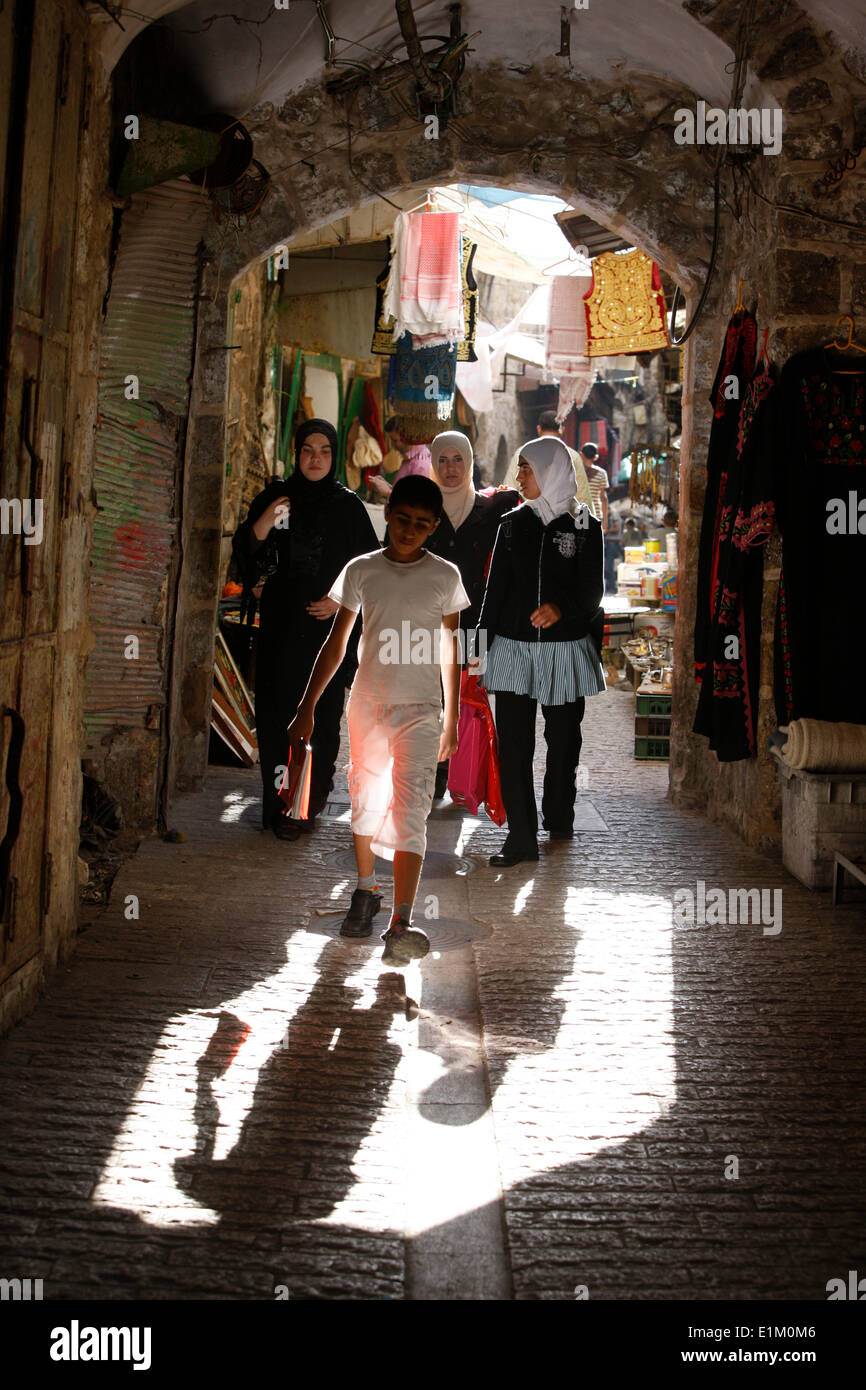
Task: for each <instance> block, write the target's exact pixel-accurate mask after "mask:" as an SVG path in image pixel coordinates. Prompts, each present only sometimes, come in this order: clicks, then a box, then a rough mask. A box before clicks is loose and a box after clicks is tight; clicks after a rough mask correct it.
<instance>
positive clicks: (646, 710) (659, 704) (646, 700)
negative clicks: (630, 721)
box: [635, 695, 672, 715]
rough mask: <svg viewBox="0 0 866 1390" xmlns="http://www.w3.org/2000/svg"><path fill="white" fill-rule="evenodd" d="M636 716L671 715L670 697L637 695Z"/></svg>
mask: <svg viewBox="0 0 866 1390" xmlns="http://www.w3.org/2000/svg"><path fill="white" fill-rule="evenodd" d="M635 699H636V700H637V704H636V705H635V714H668V715H669V714H670V712H671V699H672V697H671V696H670V695H636V696H635Z"/></svg>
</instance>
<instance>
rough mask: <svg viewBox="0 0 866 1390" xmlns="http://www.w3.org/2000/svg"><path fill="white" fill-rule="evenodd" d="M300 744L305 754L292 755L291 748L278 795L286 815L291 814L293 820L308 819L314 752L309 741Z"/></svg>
mask: <svg viewBox="0 0 866 1390" xmlns="http://www.w3.org/2000/svg"><path fill="white" fill-rule="evenodd" d="M299 746H300V747H301V748H302V749H303V755H302V756H300V757H297V758H293V757H292V749H291V748H290V749H289V763H288V766H287V768H286V770H285V772H284V773H283V780H282V782H281V783H280V790H279V792H278V793H277V795H278V796H279V798H280V800H281V801H282V803H283V805H284V806H285V808H286V809H285V810H284V811H283V815H284V816H290V817H291V818H292V820H308V819H309V816H310V782H311V780H312V776H313V754H312V751H311V749H310V745H309V744H308V743H305V744H301V745H299Z"/></svg>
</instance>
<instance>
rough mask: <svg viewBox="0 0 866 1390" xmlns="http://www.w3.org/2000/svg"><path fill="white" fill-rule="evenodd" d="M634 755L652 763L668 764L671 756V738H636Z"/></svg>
mask: <svg viewBox="0 0 866 1390" xmlns="http://www.w3.org/2000/svg"><path fill="white" fill-rule="evenodd" d="M634 755H635V757H636V758H643V759H645V760H647V761H652V762H667V760H668V759H669V758H670V755H671V741H670V739H669V738H636V739H635V741H634Z"/></svg>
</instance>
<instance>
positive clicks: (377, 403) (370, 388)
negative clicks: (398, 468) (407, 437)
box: [363, 377, 386, 454]
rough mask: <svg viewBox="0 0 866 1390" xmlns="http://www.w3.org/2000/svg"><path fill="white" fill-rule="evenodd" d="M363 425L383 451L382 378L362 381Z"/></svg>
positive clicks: (384, 446)
mask: <svg viewBox="0 0 866 1390" xmlns="http://www.w3.org/2000/svg"><path fill="white" fill-rule="evenodd" d="M363 417H364V426H365V428H366V429H367V430H368V432H369V433H370V434H371V435H372V436H373V438H374V439H375V440H376V443H377V444H378V445H379V448H380V449H381V450H382V453H383V454H384V453H385V449H386V445H385V431H384V430H383V428H382V378H381V377H377V378H376V380H375V381H365V383H364V411H363Z"/></svg>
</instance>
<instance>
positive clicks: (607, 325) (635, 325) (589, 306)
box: [584, 250, 670, 357]
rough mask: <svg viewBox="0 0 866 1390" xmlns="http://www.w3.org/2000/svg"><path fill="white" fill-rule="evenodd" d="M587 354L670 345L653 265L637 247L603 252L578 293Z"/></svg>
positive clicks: (649, 350)
mask: <svg viewBox="0 0 866 1390" xmlns="http://www.w3.org/2000/svg"><path fill="white" fill-rule="evenodd" d="M584 309H585V313H586V355H587V357H613V356H616V355H617V354H619V353H634V352H654V351H655V350H656V349H657V348H665V347H670V338H669V337H668V329H667V317H666V312H665V297H664V293H663V291H662V282H661V277H660V275H659V268H658V266H657V265H656V263H655V261H654V260H653V259H652V258H651V257H650V256H647V255H645V254H644V252H643V251H638V250H634V251H628V252H626V253H624V254H622V253H618V252H615V251H603V252H602V254H601V255H600V256H596V258H595V260H594V261H593V263H592V289H591V290H590V291H589V292H588V293H587V294H586V295H585V297H584Z"/></svg>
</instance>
